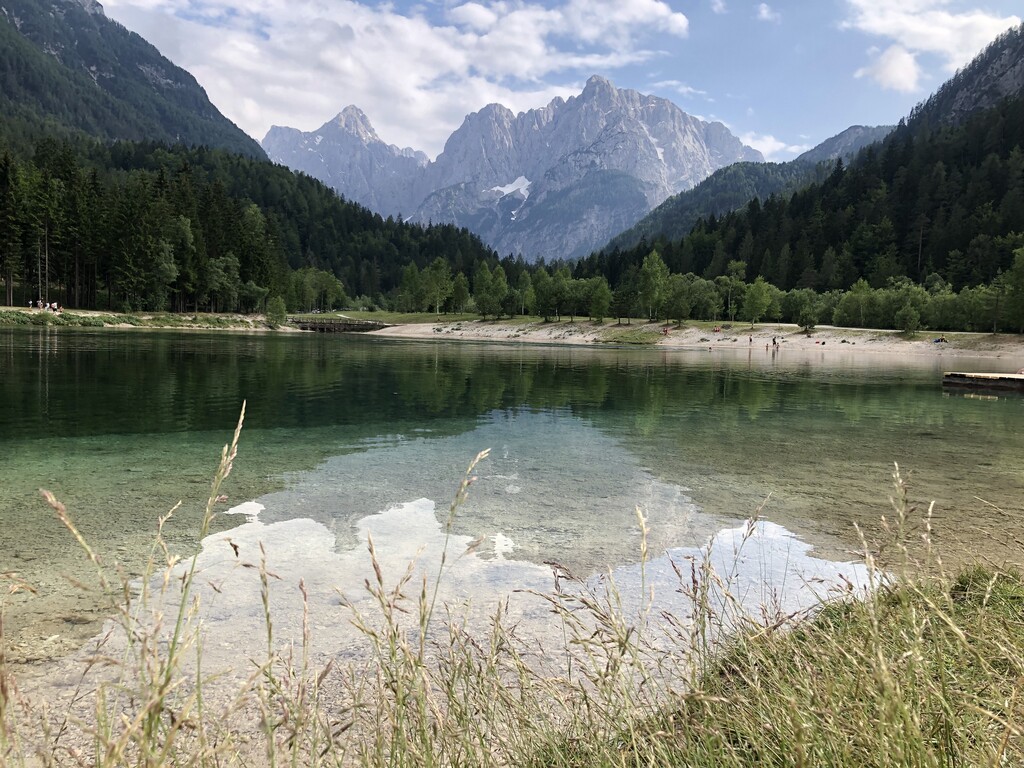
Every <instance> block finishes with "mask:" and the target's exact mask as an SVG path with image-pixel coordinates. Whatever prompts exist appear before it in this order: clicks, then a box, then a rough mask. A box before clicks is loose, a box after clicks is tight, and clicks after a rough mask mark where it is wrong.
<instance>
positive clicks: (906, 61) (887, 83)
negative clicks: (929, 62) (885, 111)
mask: <svg viewBox="0 0 1024 768" xmlns="http://www.w3.org/2000/svg"><path fill="white" fill-rule="evenodd" d="M874 54H875V60H874V61H873V62H871V64H869V65H868V66H866V67H861V68H860V69H858V70H857V71H856V72H854V77H871V78H872V79H874V80H875V81H876V82H877V83H878V84H879V85H881V86H882V87H883V88H888V89H889V90H892V91H900V92H901V93H913V92H914V91H916V90H917V89H918V85H919V84H920V81H921V68H920V67H919V66H918V64H917V58H916V57H915V56H914V54H912V53H911V52H910V51H908V50H907V49H906V48H904V47H903V46H901V45H891V46H889V47H888V48H887V49H886V50H885V52H883V53H878V51H877V49H875V51H874Z"/></svg>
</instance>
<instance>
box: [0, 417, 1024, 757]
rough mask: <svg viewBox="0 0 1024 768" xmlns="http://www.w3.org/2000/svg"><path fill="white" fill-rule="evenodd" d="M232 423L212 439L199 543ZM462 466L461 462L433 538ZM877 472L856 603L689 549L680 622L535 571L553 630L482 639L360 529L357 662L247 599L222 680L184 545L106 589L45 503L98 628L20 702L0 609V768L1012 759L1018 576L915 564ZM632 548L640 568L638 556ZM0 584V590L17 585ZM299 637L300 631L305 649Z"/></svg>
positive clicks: (431, 584) (456, 505)
mask: <svg viewBox="0 0 1024 768" xmlns="http://www.w3.org/2000/svg"><path fill="white" fill-rule="evenodd" d="M240 429H241V421H240V422H239V430H240ZM239 430H236V433H235V437H234V440H233V441H232V443H231V444H230V445H229V446H225V448H224V451H223V453H222V456H221V461H220V466H219V468H218V471H217V473H216V476H215V478H214V480H213V484H212V487H211V491H210V495H209V500H208V503H207V506H206V515H205V521H204V524H203V531H202V533H204V534H205V532H206V530H207V528H208V526H209V522H210V520H211V519H212V517H213V515H214V509H215V507H216V505H217V503H218V501H219V500H220V499H221V498H222V496H221V494H222V492H223V488H224V483H225V481H226V480H227V478H228V476H229V475H230V473H231V469H232V466H233V463H234V461H235V459H236V456H237V443H238V434H239ZM485 458H486V452H484V453H482V454H481V455H480V456H478V457H477V458H476V459H475V460H474V461H473V463H472V464H471V465H470V467H469V470H468V472H467V474H466V477H465V478H464V479H463V481H462V483H461V484H460V486H459V488H458V490H457V492H456V494H455V498H454V501H453V503H452V505H451V507H450V510H449V515H448V519H447V530H449V531H450V529H451V524H452V521H453V519H454V516H455V515H456V514H458V513H459V511H460V509H461V508H462V507H463V505H464V504H465V502H466V500H467V497H468V493H469V489H470V485H471V482H472V477H473V472H474V468H475V466H476V464H477V462H479V461H481V460H483V459H485ZM894 480H895V487H896V493H895V495H894V517H893V520H894V522H893V524H892V529H891V531H890V533H891V537H892V540H893V542H894V547H893V551H895V552H897V553H898V554H897V556H896V561H894V562H887V563H885V564H884V566H885V567H884V572H885V574H884V575H883V573H882V571H883V569H882V568H880V567H878V565H877V564H876V563H875V562H874V561H873V559H872V558H871V557H870V556H868V558H867V565H868V566H869V568H870V569H872V573H874V574H875V575H876V583H877V584H878V587H877V588H876V589H874V590H873V591H871V592H870V593H868V594H863V595H862V596H861V598H856V597H854V596H853V593H852V591H851V592H850V593H848V595H847V597H846V598H845V599H842V600H839V601H835V602H828V603H823V604H821V605H820V606H818V607H817V608H816V609H815V610H814V611H812V612H810V613H806V614H800V615H788V616H784V615H778V614H777V613H775V612H772V611H770V610H767V609H766V610H765V611H764V612H763V613H762V614H761V615H758V616H749V615H746V614H745V613H743V611H742V610H741V609H740V607H739V603H738V601H737V600H735V599H733V598H732V597H731V595H730V591H729V587H730V584H729V580H728V577H727V575H723V574H719V573H716V572H714V571H713V570H712V569H711V567H710V566H709V565H708V564H707V561H703V562H701V561H693V562H690V563H682V564H679V567H678V569H677V575H678V578H679V583H678V590H679V591H680V592H682V593H683V594H684V595H685V596H686V598H687V599H688V601H689V605H690V611H689V612H690V613H692V619H689V620H686V621H683V620H682V619H681V618H673V617H660V618H666V619H667V626H668V627H669V631H668V632H667V633H658V634H655V633H654V632H653V631H652V627H653V626H654V623H653V622H652V621H650V619H652V618H653V617H652V615H651V613H652V612H651V609H650V607H649V606H647V607H643V608H640V609H638V610H635V611H632V612H630V611H627V610H625V609H623V608H622V605H623V602H621V601H620V600H619V596H618V595H617V594H616V592H615V590H614V588H612V589H610V590H607V591H604V590H601V591H598V590H596V589H594V588H588V587H587V586H586V585H584V584H582V583H580V582H578V581H576V580H574V579H573V578H572V577H571V576H570V575H568V574H565V573H563V572H559V573H558V575H557V578H556V579H555V583H554V587H553V588H552V590H551V591H550V592H549V593H546V594H536V595H534V598H535V599H536V600H538V601H541V602H542V604H543V605H546V606H547V607H548V608H549V609H550V610H551V611H552V612H553V613H554V614H555V615H556V616H557V617H558V619H559V620H560V625H561V629H562V636H561V638H555V639H554V640H556V641H557V646H556V648H555V650H557V653H552V652H551V649H550V648H549V649H548V652H547V653H546V654H540V653H538V652H537V649H536V648H535V647H533V646H531V645H529V644H527V643H525V642H523V641H521V640H520V639H519V638H518V637H517V635H516V628H515V626H514V625H510V624H509V623H508V622H507V621H506V620H505V618H504V616H503V614H502V613H501V611H498V612H497V613H496V614H495V615H494V617H493V620H492V623H491V630H490V633H489V635H488V636H484V637H480V636H470V635H469V634H467V633H466V632H465V631H464V630H463V629H462V628H461V626H460V625H459V623H458V621H457V620H455V619H452V618H451V616H452V615H453V614H452V613H449V612H447V611H446V610H445V606H442V605H438V604H437V603H436V600H435V595H436V594H437V585H438V583H439V581H440V579H441V578H443V567H444V559H442V566H441V570H440V571H439V572H438V573H437V574H436V577H431V578H430V579H423V581H422V582H420V581H417V580H416V579H414V578H413V577H412V576H411V574H412V572H413V571H412V569H410V570H409V571H408V572H406V573H405V574H404V575H403V574H398V575H392V574H384V573H382V571H381V569H380V567H379V565H378V564H377V560H376V557H375V556H374V548H373V542H372V540H371V541H370V542H369V550H370V555H371V557H372V561H373V565H374V573H373V574H372V575H371V577H370V578H369V579H368V580H367V582H366V589H367V590H368V591H369V593H370V594H371V595H372V596H373V597H374V598H375V600H374V603H375V605H376V610H375V611H373V613H372V615H366V614H359V613H357V612H356V611H355V609H353V614H352V621H353V622H354V623H355V625H356V626H357V627H358V628H359V629H360V630H361V632H362V634H363V635H364V637H365V639H366V646H367V648H368V649H369V651H368V656H367V658H366V659H365V661H361V662H351V663H346V664H345V665H342V664H335V663H334V662H328V663H327V664H326V665H324V666H319V667H318V666H316V665H315V664H314V663H313V661H312V660H311V659H310V657H309V656H308V655H307V653H306V649H305V646H304V645H300V647H284V648H282V647H279V646H278V645H277V644H276V643H275V637H274V622H273V616H271V615H270V612H269V608H268V609H267V610H266V614H265V624H266V637H265V638H264V639H263V643H262V645H263V648H264V650H263V651H262V652H259V651H252V653H253V654H254V657H253V659H254V660H253V663H252V666H251V668H250V669H249V672H248V676H247V677H246V678H245V679H238V680H235V679H232V678H223V679H222V678H220V677H219V676H217V675H215V674H211V673H210V672H208V671H206V670H205V669H204V667H203V663H202V659H203V654H202V634H201V631H200V630H201V623H200V620H199V606H198V603H197V597H196V590H195V584H196V579H197V578H198V575H197V572H196V560H195V559H194V558H193V559H191V560H186V561H183V562H180V561H178V560H177V558H175V557H173V556H172V555H171V553H170V552H169V551H168V550H167V548H166V546H164V544H163V541H162V539H161V538H160V537H159V535H158V537H157V540H156V542H155V545H154V549H153V556H152V558H151V562H150V566H149V569H148V578H145V579H143V580H142V582H141V583H138V584H133V583H129V582H128V581H127V580H125V579H124V578H123V577H120V576H118V575H117V574H116V573H113V572H112V571H110V570H109V569H108V568H106V567H105V566H104V564H103V561H102V558H101V557H100V555H99V554H97V553H96V552H95V551H94V550H93V549H92V548H91V547H90V545H89V543H88V542H86V541H85V540H84V539H83V538H82V537H81V536H80V535H79V534H78V532H77V530H76V529H75V526H74V522H73V521H72V520H71V519H70V517H69V515H68V513H67V511H66V510H65V509H64V507H63V505H62V504H61V503H60V502H59V501H58V500H57V499H55V498H53V497H52V496H50V495H47V496H46V499H47V502H48V503H49V505H50V506H51V508H52V509H53V510H54V512H55V514H57V515H58V517H59V518H60V519H61V520H62V522H63V523H64V524H65V526H66V527H67V529H68V530H69V532H70V534H71V536H73V537H74V538H75V539H76V540H77V541H78V544H79V545H80V546H81V547H82V549H83V551H84V553H85V556H86V557H88V558H89V559H90V560H91V561H92V562H93V563H94V564H95V566H96V568H97V570H98V572H99V574H100V580H101V582H102V583H103V585H104V590H105V593H106V594H107V596H108V598H109V601H110V609H111V613H112V614H113V615H114V616H115V617H116V625H117V629H116V630H113V631H111V632H110V633H109V634H108V635H107V636H106V637H105V638H104V639H103V640H102V641H101V642H100V643H99V644H98V645H97V647H96V650H95V652H94V653H93V654H92V655H91V656H90V657H89V658H88V659H87V660H85V661H84V662H83V667H84V668H83V670H82V674H81V678H80V680H79V682H78V687H77V688H76V690H75V693H74V696H73V698H72V699H71V700H70V701H68V700H65V701H64V703H63V704H62V706H60V707H50V708H46V707H43V706H41V705H40V703H39V702H35V701H32V700H30V699H29V698H28V697H27V696H25V695H24V694H23V693H21V692H20V690H19V685H18V679H17V671H16V670H15V669H13V668H11V667H10V666H9V665H7V664H6V662H5V660H4V656H3V636H2V611H0V765H3V766H21V765H92V766H100V767H102V768H107V767H111V768H112V767H113V766H123V765H133V766H146V767H147V768H150V767H152V768H155V767H156V766H166V765H182V766H211V767H212V766H235V765H238V766H250V765H270V766H277V765H289V766H342V765H355V766H528V767H530V768H556V767H559V766H566V767H568V766H573V767H575V766H579V767H580V768H582V767H583V766H609V768H611V767H612V766H734V765H735V766H761V765H768V766H819V765H839V766H846V765H848V766H997V765H1019V764H1022V763H1024V742H1022V728H1024V719H1022V715H1024V711H1022V686H1024V583H1022V581H1021V578H1020V577H1019V576H1018V575H1017V574H1015V573H1008V572H1006V573H1004V572H999V571H983V570H970V571H966V572H963V573H961V574H960V575H959V576H957V577H955V578H947V577H946V576H945V575H943V573H942V569H941V562H940V561H939V560H938V559H937V558H933V559H932V561H931V562H930V563H929V564H928V565H929V573H931V574H932V575H930V576H927V577H925V576H922V575H920V574H922V573H923V572H924V571H923V570H921V568H920V565H919V564H917V563H913V562H911V561H910V559H909V556H908V555H907V554H906V550H905V549H902V548H901V547H900V546H899V543H900V541H901V537H902V533H901V532H902V531H903V530H904V523H905V522H906V521H907V518H908V516H912V515H913V514H914V510H912V509H908V507H907V504H906V499H905V495H904V493H903V488H902V483H901V480H900V478H899V474H898V471H897V473H896V474H895V475H894ZM165 519H166V518H165ZM927 519H928V517H927V516H926V520H927ZM638 524H639V525H640V527H641V530H642V531H643V530H644V520H643V518H642V517H640V516H639V515H638ZM926 529H927V526H926ZM926 543H927V542H926ZM926 550H927V547H926ZM640 554H641V561H642V562H644V561H646V555H647V553H646V550H645V546H644V548H643V549H642V551H641V553H640ZM453 556H454V555H453ZM251 565H252V567H254V568H257V569H258V571H259V573H260V582H261V584H262V593H263V596H264V605H265V606H267V605H269V599H268V597H267V596H268V594H269V586H268V585H269V583H270V581H271V580H272V579H273V578H275V577H274V574H273V573H272V571H270V570H269V569H268V567H267V565H266V562H265V558H264V561H262V562H260V563H253V564H251ZM0 578H3V579H4V580H5V581H6V582H7V583H8V586H9V591H16V590H21V589H28V588H30V585H25V584H22V583H20V582H19V581H18V580H17V577H16V575H15V574H9V573H8V574H0ZM300 589H303V588H302V587H301V585H300ZM303 593H304V590H303ZM2 606H3V603H2V602H0V609H2ZM453 613H457V611H455V612H453ZM307 618H308V617H307ZM309 632H310V630H309V627H308V622H307V623H306V626H305V632H304V636H305V637H306V638H307V641H308V638H309ZM249 651H250V649H249V648H246V649H245V652H249Z"/></svg>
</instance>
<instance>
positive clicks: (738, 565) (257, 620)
mask: <svg viewBox="0 0 1024 768" xmlns="http://www.w3.org/2000/svg"><path fill="white" fill-rule="evenodd" d="M438 512H440V514H442V515H443V514H444V512H443V510H435V508H434V505H433V504H432V503H431V502H430V501H428V500H426V499H421V500H419V501H414V502H409V503H405V504H399V505H396V506H394V507H391V508H390V509H388V510H387V511H384V512H381V513H377V514H372V515H368V516H366V517H364V518H362V519H360V520H358V521H357V523H356V525H357V529H358V533H357V537H356V540H353V541H352V542H351V543H350V544H348V545H344V546H340V547H339V546H338V544H337V542H336V540H335V536H334V533H333V532H332V531H330V530H329V529H328V528H327V527H325V526H323V525H321V524H319V523H316V522H314V521H312V520H309V519H296V520H287V521H281V522H277V523H271V524H266V523H263V522H260V521H255V522H249V523H246V524H245V525H243V526H241V527H239V528H236V529H234V530H232V531H229V532H226V533H223V534H216V535H213V536H210V537H208V538H207V539H206V540H205V541H204V542H203V551H202V553H201V554H200V556H199V569H200V570H199V572H200V574H201V575H202V578H201V580H200V582H201V584H202V585H203V586H201V587H200V589H202V590H203V591H204V594H203V595H202V598H201V601H200V602H201V604H202V605H203V606H204V623H203V627H204V632H205V633H206V642H205V645H204V665H206V666H207V668H208V669H210V668H217V667H219V666H221V665H237V663H238V658H239V657H240V656H242V657H247V656H248V654H249V653H253V652H255V651H256V650H257V648H255V647H254V648H253V649H246V648H244V647H239V641H240V640H239V639H240V638H252V639H253V640H252V642H254V643H259V642H261V640H260V639H261V638H263V637H264V636H265V628H264V624H263V622H264V607H263V603H262V597H261V591H260V580H259V573H258V570H257V569H255V568H247V567H244V566H243V563H249V564H255V563H258V562H259V559H260V544H261V543H262V545H263V546H264V548H265V550H266V558H267V568H268V569H269V570H270V571H272V572H273V573H274V574H275V575H276V576H277V577H279V578H276V579H273V580H272V581H271V594H270V610H271V615H272V616H273V619H274V636H275V638H276V641H277V643H278V644H281V645H286V644H288V643H290V642H295V643H298V642H300V641H301V639H302V620H303V613H302V611H303V601H302V600H300V599H299V594H298V584H299V581H300V580H302V582H303V583H304V585H305V588H306V591H307V593H308V595H309V603H308V606H309V617H310V622H311V626H312V628H313V632H312V639H313V643H312V646H311V647H310V651H311V652H313V653H319V654H325V655H328V656H332V657H336V656H341V657H343V658H349V659H353V658H358V657H360V656H361V655H362V654H363V653H364V651H361V650H360V649H361V648H365V638H364V637H362V635H361V634H360V632H359V631H358V630H356V629H355V628H354V627H353V626H352V625H351V623H350V621H349V619H350V618H351V617H352V611H353V610H354V611H357V612H359V613H360V614H361V615H362V616H363V618H364V620H366V621H367V622H368V624H369V625H370V626H371V627H376V626H378V622H379V615H378V609H377V606H376V604H375V601H374V599H373V598H372V597H371V596H370V594H369V593H368V592H367V589H366V586H365V582H366V580H369V582H370V583H371V584H372V583H375V575H374V569H373V566H372V565H371V561H370V556H369V553H368V550H367V546H366V542H367V539H368V537H370V536H372V538H373V543H374V551H375V553H376V558H377V561H378V563H379V565H380V567H381V572H382V573H383V575H384V581H385V587H386V588H387V589H392V588H393V587H394V586H395V584H396V583H397V582H398V581H399V579H401V578H402V576H403V575H404V574H405V573H406V571H407V568H408V566H409V564H410V563H413V562H414V563H415V568H414V571H413V576H412V578H411V579H410V581H409V583H408V586H407V589H406V594H407V598H408V599H407V600H406V601H404V608H405V609H408V610H410V613H408V614H405V613H403V614H400V616H399V618H400V619H402V620H405V621H407V622H408V629H410V630H415V628H416V626H417V619H418V617H417V615H416V610H415V601H416V599H417V597H418V594H419V590H420V588H421V585H422V583H423V581H422V579H423V578H425V579H426V582H427V583H428V584H430V585H433V583H434V579H435V577H436V574H437V571H438V568H439V567H440V565H441V556H442V552H443V551H444V548H445V546H446V538H445V532H444V526H443V524H442V522H441V521H439V520H438ZM229 539H230V541H231V542H232V543H233V544H234V545H235V547H237V549H238V554H237V555H236V554H235V550H234V548H232V547H231V546H230V545H229V544H228V541H227V540H229ZM470 542H471V538H470V537H469V536H463V535H458V534H456V535H454V536H452V537H451V539H450V540H448V541H447V547H448V556H447V558H446V560H445V566H444V576H443V578H442V580H441V582H440V586H439V589H440V592H439V595H438V603H439V605H440V606H443V609H442V611H441V613H439V614H438V616H439V617H440V616H441V615H442V614H446V613H448V612H450V614H451V616H453V617H454V620H455V621H457V622H458V623H459V624H460V625H462V626H464V627H465V628H466V629H467V630H468V631H469V632H470V633H471V634H474V635H476V636H477V637H483V636H485V635H486V633H487V631H488V629H489V621H490V618H491V616H492V615H493V612H494V610H495V608H496V606H497V605H498V604H499V602H503V603H506V605H507V613H506V626H512V625H514V626H516V633H515V634H516V636H517V638H518V639H519V640H520V641H521V642H524V643H525V644H527V645H528V646H530V647H534V648H547V649H548V650H549V651H554V650H557V649H556V647H555V646H554V645H553V644H556V643H558V642H560V639H561V637H562V633H561V631H560V630H561V627H560V624H559V622H558V619H557V618H556V617H555V616H554V615H553V614H552V612H551V610H550V606H549V605H548V604H547V603H546V602H544V601H543V600H542V599H541V598H539V597H537V596H535V595H531V594H527V593H525V591H527V590H536V591H540V592H545V593H546V592H549V591H550V590H551V589H552V586H553V583H554V579H553V576H552V572H551V569H550V568H548V567H547V566H544V565H536V564H531V563H527V562H523V561H522V560H519V559H517V558H515V557H505V556H503V555H502V554H501V553H500V552H496V551H495V550H496V545H497V542H496V540H495V538H494V537H493V536H490V537H487V538H486V539H485V540H484V542H483V543H482V544H481V545H480V549H479V550H478V551H474V552H467V548H468V547H469V545H470ZM709 542H710V543H709ZM809 549H810V547H809V545H807V544H805V543H803V542H801V541H799V540H798V539H796V538H795V537H794V536H793V535H792V534H791V533H789V532H788V531H786V530H785V529H783V528H781V527H780V526H777V525H773V524H771V523H764V522H762V523H757V524H754V525H753V526H751V527H745V526H741V527H739V528H730V529H724V530H721V531H719V532H717V533H716V534H714V535H713V536H712V537H710V538H704V539H702V540H701V541H700V542H697V543H696V544H695V545H694V546H690V547H685V548H678V549H674V550H672V551H671V552H670V553H668V555H667V556H666V555H663V556H660V557H655V558H653V559H652V560H651V561H650V562H649V563H648V564H647V567H646V574H645V576H644V578H643V579H641V576H640V570H639V566H638V565H626V566H625V567H621V568H616V569H612V570H610V571H609V573H608V574H607V575H606V576H605V577H603V578H598V579H591V580H590V581H589V582H588V583H587V584H586V585H584V584H582V583H567V582H563V588H564V589H566V590H567V591H568V593H569V594H572V593H574V592H576V591H578V590H581V589H584V588H586V589H591V590H595V591H596V592H597V593H598V594H600V593H602V591H603V590H604V586H603V585H605V584H607V583H610V582H609V579H610V580H611V581H612V582H614V584H615V585H616V590H617V592H618V594H619V599H621V601H622V610H623V613H624V615H625V616H629V617H632V618H631V619H630V620H629V622H630V623H631V624H635V623H636V622H637V620H638V619H639V617H640V616H641V614H642V612H643V610H644V608H645V607H647V601H648V600H650V607H651V611H650V613H649V621H650V624H649V626H648V627H647V631H648V632H649V633H650V639H651V640H652V641H654V642H657V637H656V636H660V635H661V634H662V633H663V632H664V631H665V630H666V627H665V626H663V623H664V618H663V613H664V612H668V613H670V614H671V615H672V616H674V617H675V618H676V619H678V620H679V621H680V622H682V623H683V625H685V623H686V622H687V620H688V619H689V618H690V616H691V605H690V602H689V600H688V599H687V598H685V597H684V596H683V595H682V594H681V592H680V588H681V587H687V586H688V584H685V583H684V584H681V583H680V577H679V576H678V575H677V574H676V569H675V568H673V565H672V562H674V563H675V564H676V566H677V567H678V568H679V570H680V572H681V573H682V574H683V578H684V580H685V581H688V579H689V573H690V563H691V562H693V563H695V565H696V567H697V570H698V572H699V571H700V568H701V563H702V562H703V561H704V560H705V559H706V558H707V559H708V560H709V564H710V565H711V567H713V568H714V570H715V572H716V573H717V574H718V576H719V577H720V579H721V581H720V582H718V583H719V586H718V587H712V588H711V592H710V596H709V600H710V603H711V605H712V606H713V607H715V608H716V609H718V610H720V611H721V614H720V615H721V616H722V617H723V623H724V625H725V626H729V625H730V624H732V623H734V622H735V620H736V618H737V617H738V616H739V613H738V612H737V609H739V610H741V611H744V612H746V613H747V615H749V616H751V617H754V618H755V619H762V618H763V617H764V616H765V615H769V616H773V617H774V616H775V615H783V614H790V613H793V612H795V611H798V610H800V609H803V608H808V607H811V606H814V605H816V604H817V603H818V601H819V599H822V598H826V597H829V596H834V595H835V594H836V593H844V592H846V591H847V590H848V589H850V588H854V589H863V588H864V587H865V586H866V585H867V584H868V583H869V577H868V576H867V572H866V569H865V567H864V566H863V565H860V564H854V563H833V562H829V561H826V560H821V559H818V558H815V557H811V556H810V555H809ZM487 553H489V555H490V556H489V557H487V556H485V555H486V554H487ZM670 558H671V561H672V562H670ZM207 585H213V586H207ZM213 587H216V589H214V588H213ZM723 588H724V589H727V590H728V591H729V594H730V595H731V597H732V600H729V601H727V600H725V598H724V593H723V591H722V589H723ZM339 596H340V597H339ZM762 609H766V611H763V610H762ZM440 624H441V622H439V623H438V624H437V625H435V627H434V630H435V631H436V632H440V633H441V634H442V635H443V633H444V631H445V630H444V628H443V626H440ZM247 651H248V653H247Z"/></svg>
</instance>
